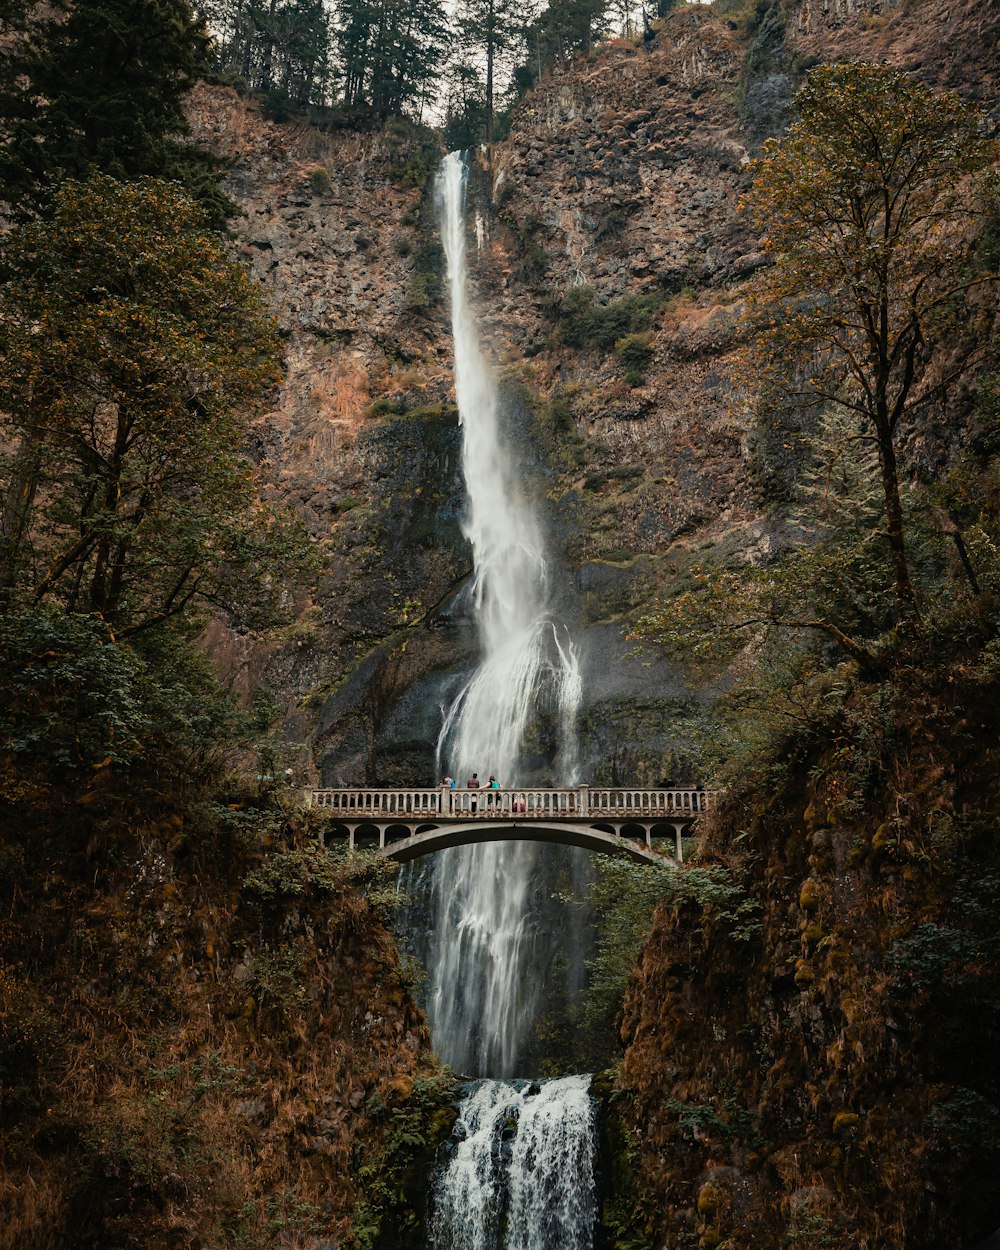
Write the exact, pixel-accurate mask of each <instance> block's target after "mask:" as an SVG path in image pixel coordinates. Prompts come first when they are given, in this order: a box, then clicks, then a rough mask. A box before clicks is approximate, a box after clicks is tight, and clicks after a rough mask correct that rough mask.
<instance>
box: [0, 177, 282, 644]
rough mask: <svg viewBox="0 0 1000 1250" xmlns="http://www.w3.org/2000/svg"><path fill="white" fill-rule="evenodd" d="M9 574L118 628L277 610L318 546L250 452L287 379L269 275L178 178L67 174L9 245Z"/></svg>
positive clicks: (19, 585) (33, 598)
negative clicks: (221, 612)
mask: <svg viewBox="0 0 1000 1250" xmlns="http://www.w3.org/2000/svg"><path fill="white" fill-rule="evenodd" d="M0 263H2V265H3V268H4V272H5V276H6V279H7V281H6V286H5V290H4V302H3V305H2V307H0V351H2V354H3V365H2V369H0V408H2V409H3V412H4V417H3V432H4V441H5V444H6V446H7V448H8V449H9V451H8V455H7V456H6V458H5V461H4V463H3V465H2V470H0V471H2V474H3V478H4V485H5V492H4V509H3V531H2V547H0V574H2V576H0V582H2V586H3V589H4V591H5V592H6V596H7V602H8V603H12V602H18V601H28V602H35V603H41V602H43V601H45V600H52V601H56V602H58V603H60V604H61V605H63V606H64V607H65V608H67V609H69V610H71V611H91V612H95V613H97V614H99V615H100V616H101V617H102V618H103V619H104V620H105V622H106V623H107V624H108V625H109V626H110V627H111V629H112V630H113V631H114V633H115V634H116V636H118V637H123V636H127V635H129V634H134V633H136V632H137V631H139V630H142V629H146V628H148V627H149V626H150V625H154V624H156V623H158V622H161V621H164V620H167V619H170V618H172V617H175V616H178V615H181V614H184V613H186V612H190V611H191V610H192V609H193V608H195V607H196V606H197V605H198V604H202V605H205V604H212V605H215V606H221V607H225V608H227V609H229V610H230V611H233V612H235V613H240V612H246V613H247V614H248V615H247V618H246V619H247V620H248V622H253V623H264V622H266V621H267V620H268V618H269V617H271V618H272V619H273V616H274V611H275V609H276V608H277V607H278V594H279V591H278V583H277V582H276V580H275V579H274V577H273V574H274V573H277V572H278V570H279V569H280V568H281V567H282V565H283V564H284V563H285V562H286V561H289V562H291V561H293V560H294V559H296V558H298V559H301V558H302V555H303V544H302V543H301V542H300V540H299V539H298V538H297V536H296V532H295V531H294V529H293V528H292V527H290V526H289V525H288V524H287V523H285V522H280V521H278V520H277V518H275V517H274V516H272V515H271V514H269V513H268V512H267V511H266V510H265V509H264V508H263V507H262V506H261V505H260V503H259V502H258V500H257V497H256V491H255V488H254V482H253V477H252V474H251V473H250V471H249V468H248V466H247V464H246V463H245V462H244V461H243V460H242V459H241V457H240V456H239V454H238V447H239V441H240V438H241V432H242V428H243V422H244V421H245V419H246V415H247V412H248V410H249V411H252V410H253V406H254V404H255V403H259V402H261V400H262V399H263V398H264V397H265V395H266V394H267V393H268V391H269V390H270V388H271V387H272V386H273V384H274V383H275V382H276V380H277V377H278V340H277V336H276V332H275V328H274V324H273V321H272V319H271V318H270V317H269V316H268V315H267V313H266V312H265V311H264V309H263V307H262V304H261V300H260V296H259V294H258V292H257V290H256V288H255V286H254V284H253V283H252V282H251V280H250V278H249V276H248V275H247V274H246V273H245V272H244V271H243V270H242V269H241V268H239V267H238V266H236V265H234V264H233V263H232V262H231V261H229V259H228V257H227V256H226V255H225V253H224V251H223V250H222V248H221V246H220V244H219V243H217V242H216V241H214V240H213V239H212V238H211V237H210V236H209V235H208V234H206V233H205V231H204V219H203V216H202V214H201V213H200V212H199V211H198V210H197V209H196V208H195V206H194V205H193V204H192V202H191V201H190V200H188V199H187V198H186V197H184V196H183V195H181V194H180V193H178V191H177V190H176V189H175V188H174V187H171V186H169V185H167V184H166V183H163V182H159V181H156V180H154V179H142V180H140V181H139V182H137V183H133V184H121V183H118V182H115V181H114V180H112V179H109V178H106V177H103V176H99V177H95V178H94V179H92V180H91V181H90V182H88V183H73V182H70V183H67V184H66V185H65V186H64V187H63V188H62V189H61V191H60V192H59V194H58V196H57V197H56V203H55V210H54V216H53V218H52V220H51V221H42V222H37V223H33V224H31V225H27V226H24V227H22V228H21V229H19V230H16V231H14V232H13V233H12V234H10V235H9V236H8V237H7V238H6V239H5V240H4V243H3V251H2V259H0Z"/></svg>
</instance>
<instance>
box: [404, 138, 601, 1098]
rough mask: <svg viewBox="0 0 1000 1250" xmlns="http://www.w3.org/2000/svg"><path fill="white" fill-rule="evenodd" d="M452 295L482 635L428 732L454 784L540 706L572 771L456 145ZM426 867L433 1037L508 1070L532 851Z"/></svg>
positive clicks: (503, 760)
mask: <svg viewBox="0 0 1000 1250" xmlns="http://www.w3.org/2000/svg"><path fill="white" fill-rule="evenodd" d="M437 192H438V202H439V207H440V212H441V235H442V241H443V244H444V251H445V258H446V262H447V276H448V285H449V291H450V297H451V324H452V333H453V337H454V343H455V391H456V396H457V400H458V412H459V421H460V423H461V426H462V466H463V471H464V475H465V485H466V492H467V510H466V516H465V520H464V525H463V529H464V533H465V535H466V537H467V538H468V540H469V542H470V544H471V547H472V557H473V580H472V584H471V587H470V596H471V604H472V609H473V613H474V616H475V621H476V625H477V629H478V632H479V641H480V659H479V663H478V665H477V667H476V668H475V670H474V672H473V673H472V674H471V676H470V677H469V679H468V681H467V682H466V683H465V685H464V686H463V688H462V689H461V690H460V691H459V693H458V696H457V697H456V698H455V700H454V702H453V703H452V704H451V706H450V707H449V708H448V709H447V710H446V713H445V716H444V724H443V728H442V731H441V736H440V740H439V743H438V755H439V758H440V759H441V761H442V764H443V766H446V767H447V768H448V769H449V771H450V772H451V773H452V774H453V775H454V776H455V777H456V778H457V780H458V783H459V785H462V784H464V782H465V780H466V779H467V778H468V777H470V776H471V774H472V773H473V772H478V773H479V776H480V778H481V780H482V781H483V783H484V784H485V783H486V779H487V777H488V776H489V774H490V773H493V774H495V775H496V777H497V778H498V780H499V781H500V783H501V784H502V785H504V786H511V785H517V784H519V783H522V782H523V781H524V780H525V778H524V775H523V771H524V762H523V750H524V742H525V736H526V732H527V730H528V727H529V722H530V721H531V720H532V718H533V717H535V716H536V715H537V714H538V713H539V712H540V711H542V712H545V713H547V714H548V715H550V716H551V717H552V718H553V719H554V720H555V722H556V724H557V726H558V730H559V750H558V753H557V754H556V757H555V759H554V761H553V764H552V767H553V773H554V778H553V779H554V780H555V781H556V783H557V784H566V785H571V784H574V783H575V782H576V780H577V772H576V770H577V760H576V720H577V713H578V709H579V703H580V690H581V683H580V669H579V662H578V657H577V653H576V649H575V647H574V645H573V642H572V639H571V638H570V636H569V633H568V631H567V630H566V629H565V628H564V627H562V626H560V625H559V624H558V623H557V622H555V621H554V620H553V619H552V615H551V610H550V606H549V596H548V586H547V576H546V574H547V569H546V559H545V544H544V541H543V537H542V529H541V525H540V522H539V518H538V515H537V513H536V510H535V508H534V507H533V505H532V504H531V502H530V501H529V499H528V498H527V497H526V496H525V493H524V491H523V490H522V488H521V482H522V480H523V476H524V475H523V469H522V466H521V464H520V462H519V459H518V455H517V450H516V447H515V446H514V444H513V442H512V441H511V440H510V439H509V438H508V437H507V436H506V434H505V431H504V429H503V421H502V418H503V413H502V408H501V403H500V396H499V393H498V390H497V387H496V384H495V381H494V379H493V377H492V374H491V371H490V368H489V366H488V364H487V362H486V360H485V358H484V356H483V353H482V351H481V349H480V346H479V336H478V332H477V329H476V323H475V319H474V318H473V315H472V310H471V308H470V304H469V298H468V289H467V279H466V253H465V211H464V210H465V204H464V200H465V167H464V165H463V162H462V159H461V156H460V155H459V154H458V153H452V154H451V155H450V156H447V157H446V158H445V159H444V161H443V162H442V165H441V169H440V172H439V174H438V183H437ZM436 858H437V863H436V865H435V868H434V882H433V903H434V919H433V924H432V927H431V928H432V938H431V943H430V950H429V953H428V974H429V983H430V992H429V1003H428V1008H429V1015H430V1018H431V1022H432V1027H433V1030H434V1037H435V1045H436V1047H437V1049H438V1052H439V1054H440V1055H441V1057H442V1059H444V1060H445V1062H447V1063H449V1064H451V1066H452V1067H453V1068H455V1069H456V1070H457V1071H460V1072H469V1073H481V1074H486V1073H489V1074H491V1075H494V1076H507V1075H513V1074H514V1073H515V1072H516V1070H517V1063H518V1054H519V1051H520V1049H521V1039H522V1036H523V1034H524V1030H525V1029H527V1028H530V1027H531V1025H532V1024H533V1022H534V1020H535V1018H536V1016H537V1013H538V1010H539V1005H540V1002H539V999H540V988H541V978H540V976H539V975H538V972H537V969H536V970H532V968H531V965H530V962H529V961H530V960H531V956H532V952H533V949H534V948H535V943H536V938H537V937H538V934H537V932H536V930H535V928H534V924H533V920H532V907H531V902H532V889H533V883H535V882H537V880H538V872H537V867H538V862H539V852H538V850H537V849H536V847H535V845H534V844H532V843H528V842H507V843H488V844H485V845H480V846H472V847H461V848H455V849H452V850H448V851H444V852H442V853H441V854H440V855H439V856H437V857H436Z"/></svg>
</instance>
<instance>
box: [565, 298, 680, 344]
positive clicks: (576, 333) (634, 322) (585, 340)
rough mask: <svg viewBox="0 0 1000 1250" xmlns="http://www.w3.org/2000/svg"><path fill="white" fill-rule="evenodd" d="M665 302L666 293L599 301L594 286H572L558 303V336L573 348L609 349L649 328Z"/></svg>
mask: <svg viewBox="0 0 1000 1250" xmlns="http://www.w3.org/2000/svg"><path fill="white" fill-rule="evenodd" d="M663 302H664V296H662V295H660V294H655V293H654V294H650V295H626V296H624V297H623V298H622V299H619V300H613V301H612V302H611V303H610V304H599V303H598V302H597V292H596V291H595V290H594V288H593V287H590V286H577V287H572V288H571V289H570V290H569V291H567V292H566V294H565V295H564V296H563V298H562V303H561V304H560V305H559V310H558V315H559V337H560V338H561V339H562V341H563V342H564V343H566V344H568V345H569V346H570V347H581V348H595V347H596V348H600V349H601V350H602V351H606V352H609V351H611V350H612V348H614V347H615V345H616V344H617V343H618V342H619V341H621V340H624V339H626V338H627V336H629V335H635V334H637V333H638V332H639V331H642V330H646V329H648V327H649V326H650V325H651V324H652V321H653V318H654V317H655V316H656V313H657V312H658V311H659V310H660V308H662V306H663ZM626 351H628V349H627V348H626Z"/></svg>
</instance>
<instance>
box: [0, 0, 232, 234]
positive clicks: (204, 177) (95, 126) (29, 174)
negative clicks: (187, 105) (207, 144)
mask: <svg viewBox="0 0 1000 1250" xmlns="http://www.w3.org/2000/svg"><path fill="white" fill-rule="evenodd" d="M208 56H209V40H208V35H207V33H206V31H205V28H204V26H203V24H202V22H201V21H200V20H199V19H198V18H196V17H195V15H194V13H193V12H192V9H191V5H190V3H189V2H188V0H75V2H74V3H72V4H70V3H69V2H68V0H60V3H58V4H57V5H56V6H55V7H54V10H53V8H52V7H50V6H45V7H44V8H43V7H42V6H38V7H37V8H32V9H30V10H27V11H24V12H22V14H21V16H20V18H19V19H18V20H17V21H16V23H15V24H14V26H13V29H12V32H11V35H10V44H9V46H8V55H7V56H6V57H5V58H4V59H3V60H2V62H0V188H2V190H0V197H2V200H3V202H4V203H6V204H7V205H8V206H9V208H10V209H11V211H12V212H13V213H14V215H15V216H19V217H24V216H31V215H33V214H35V213H39V212H42V213H44V212H46V211H47V209H48V208H49V207H50V205H51V201H52V195H53V192H54V190H55V189H56V188H57V187H58V186H59V184H60V183H61V182H62V181H64V180H65V179H67V178H85V177H87V176H88V175H89V174H90V173H91V172H92V171H97V172H101V173H105V174H108V175H110V176H112V177H115V178H120V179H133V178H138V177H142V176H144V175H154V176H159V177H167V178H170V179H173V180H176V181H178V182H181V183H182V184H183V185H184V186H185V187H186V188H187V189H188V190H189V191H190V192H191V193H192V194H194V195H195V196H196V197H197V198H198V199H199V200H200V202H201V203H202V204H203V205H204V206H205V207H206V208H207V209H208V211H209V212H210V215H211V217H212V219H213V220H214V221H215V222H216V224H221V223H222V222H223V221H224V220H225V218H226V217H227V216H228V215H230V214H231V213H232V205H231V204H229V202H228V201H227V200H226V199H225V197H224V196H223V195H222V193H221V192H220V190H219V188H218V183H217V179H216V177H215V164H214V161H213V158H212V157H211V155H210V154H209V153H208V152H207V151H205V150H204V149H203V148H199V147H197V146H196V145H194V144H192V143H190V142H187V141H186V136H187V135H188V133H189V126H188V123H187V120H186V118H185V116H184V112H183V108H182V101H183V99H184V96H185V94H186V93H187V92H188V91H189V90H190V88H191V87H192V86H193V85H194V83H195V82H196V81H197V79H198V77H199V75H201V74H202V73H203V72H204V71H205V69H206V68H207V66H208Z"/></svg>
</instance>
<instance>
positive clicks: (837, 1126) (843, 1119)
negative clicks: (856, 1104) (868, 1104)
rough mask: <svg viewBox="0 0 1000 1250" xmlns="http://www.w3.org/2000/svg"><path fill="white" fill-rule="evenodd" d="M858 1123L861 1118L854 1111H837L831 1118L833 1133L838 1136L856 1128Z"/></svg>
mask: <svg viewBox="0 0 1000 1250" xmlns="http://www.w3.org/2000/svg"><path fill="white" fill-rule="evenodd" d="M860 1123H861V1117H860V1116H859V1115H857V1114H856V1113H855V1112H854V1111H838V1112H837V1114H836V1115H835V1116H834V1117H833V1131H834V1132H835V1133H837V1134H838V1135H839V1134H840V1133H847V1132H850V1131H851V1130H852V1129H855V1128H857V1127H858V1125H859V1124H860Z"/></svg>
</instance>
